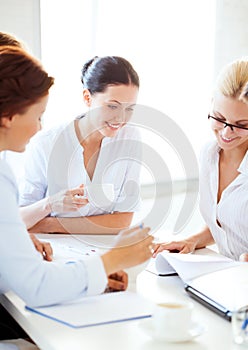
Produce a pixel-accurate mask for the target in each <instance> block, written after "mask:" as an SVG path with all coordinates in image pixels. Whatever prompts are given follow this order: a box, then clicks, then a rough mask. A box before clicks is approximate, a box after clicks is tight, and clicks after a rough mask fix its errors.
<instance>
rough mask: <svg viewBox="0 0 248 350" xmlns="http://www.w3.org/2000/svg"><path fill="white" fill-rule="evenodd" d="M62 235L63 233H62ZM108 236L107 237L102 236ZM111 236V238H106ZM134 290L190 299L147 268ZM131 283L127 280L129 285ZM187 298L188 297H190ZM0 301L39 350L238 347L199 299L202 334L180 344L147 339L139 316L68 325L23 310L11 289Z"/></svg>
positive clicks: (225, 325) (177, 284)
mask: <svg viewBox="0 0 248 350" xmlns="http://www.w3.org/2000/svg"><path fill="white" fill-rule="evenodd" d="M63 237H65V236H63ZM106 239H107V240H108V238H106ZM110 239H111V238H110ZM136 287H137V291H138V292H139V293H141V294H143V295H144V296H145V297H147V298H149V299H151V300H153V301H156V300H160V301H161V300H166V299H167V298H168V297H170V296H171V295H173V297H175V296H176V297H178V299H185V298H188V299H190V298H189V297H188V296H187V295H186V293H185V291H184V289H183V284H182V282H181V281H180V279H179V278H178V277H158V276H156V275H154V274H152V273H150V272H147V271H143V272H141V273H140V274H139V276H138V278H137V283H136ZM134 288H135V285H134V284H132V283H131V286H130V288H129V289H131V290H133V289H134ZM190 300H191V299H190ZM0 302H1V303H2V304H3V305H4V306H5V308H6V309H7V310H8V311H9V312H10V313H11V315H12V316H13V317H14V318H15V319H16V320H17V321H18V322H19V324H20V325H21V326H22V327H23V328H24V329H25V331H26V332H27V333H28V334H29V335H30V337H31V338H32V339H33V340H34V341H35V342H36V343H37V345H38V346H39V347H40V348H41V349H42V350H79V349H87V350H105V349H106V350H107V349H108V350H114V349H118V350H160V349H161V350H162V349H167V350H205V349H209V350H210V349H211V350H215V349H217V350H238V349H239V350H241V349H242V347H240V346H238V345H235V344H234V343H233V341H232V332H231V324H230V322H228V321H226V320H224V319H222V318H221V317H220V316H218V315H216V314H214V313H213V312H212V311H210V310H208V309H206V308H205V307H203V306H202V305H200V304H199V303H197V302H195V301H193V303H194V305H195V310H194V318H195V319H197V320H199V322H200V323H201V324H203V325H206V327H207V330H206V332H205V333H204V334H202V335H200V336H199V337H197V338H195V340H194V341H192V342H188V343H181V344H179V343H178V344H172V343H164V342H158V341H155V340H153V339H151V338H150V337H149V336H148V335H146V334H145V333H144V332H143V330H142V329H141V328H140V326H139V324H140V322H142V320H135V321H128V322H121V323H117V324H109V325H102V326H95V327H89V328H84V329H72V328H70V327H67V326H64V325H62V324H60V323H58V322H55V321H52V320H49V319H47V318H45V317H41V316H39V315H36V314H35V313H31V312H28V311H26V310H25V308H24V303H23V301H22V300H21V299H20V298H19V297H17V296H16V295H15V294H14V293H12V292H8V293H7V294H6V295H3V296H1V297H0Z"/></svg>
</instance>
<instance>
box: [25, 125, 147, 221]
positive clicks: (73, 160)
mask: <svg viewBox="0 0 248 350" xmlns="http://www.w3.org/2000/svg"><path fill="white" fill-rule="evenodd" d="M83 151H84V149H83V147H82V146H81V145H80V143H79V141H78V138H77V135H76V131H75V126H74V121H73V122H71V123H69V124H65V125H61V126H59V127H56V128H53V129H51V130H49V131H44V132H39V133H38V134H37V135H36V136H35V137H34V138H33V139H32V141H31V143H30V145H29V146H28V148H27V151H26V165H25V176H24V179H23V181H21V183H20V203H19V204H20V205H21V206H26V205H29V204H32V203H34V202H36V201H38V200H40V199H42V198H44V197H45V196H50V195H53V194H55V193H57V192H59V191H61V190H64V189H71V188H75V187H78V186H79V185H81V184H84V185H86V186H87V185H88V184H92V183H93V184H94V183H95V184H99V183H112V184H114V192H115V198H114V201H113V202H112V204H111V205H110V206H109V207H107V208H99V207H96V206H95V205H94V203H91V202H89V203H88V204H87V205H86V206H84V207H82V208H81V209H80V210H79V211H77V212H73V213H72V212H70V213H62V214H61V216H90V215H100V214H107V213H111V212H114V211H119V212H132V211H135V210H137V208H138V207H139V190H140V184H139V176H140V161H141V143H140V137H139V133H138V131H137V128H135V127H133V126H131V125H125V126H124V127H123V128H122V129H120V130H119V131H118V133H117V135H116V136H115V137H113V138H110V137H105V138H103V140H102V144H101V148H100V152H99V156H98V160H97V164H96V168H95V171H94V175H93V178H92V181H91V180H90V178H89V176H88V173H87V171H86V169H85V165H84V158H83ZM52 215H57V216H59V213H53V214H52Z"/></svg>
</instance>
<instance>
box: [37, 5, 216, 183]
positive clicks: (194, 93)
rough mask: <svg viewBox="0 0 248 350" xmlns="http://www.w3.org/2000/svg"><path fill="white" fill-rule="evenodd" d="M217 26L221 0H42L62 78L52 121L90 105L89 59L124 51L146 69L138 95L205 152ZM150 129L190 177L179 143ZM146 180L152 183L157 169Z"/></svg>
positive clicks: (48, 43) (48, 40) (45, 47)
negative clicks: (85, 98)
mask: <svg viewBox="0 0 248 350" xmlns="http://www.w3.org/2000/svg"><path fill="white" fill-rule="evenodd" d="M214 30H215V1H214V0H210V1H199V0H188V1H184V0H173V1H171V0H155V1H153V2H151V1H148V0H125V1H118V2H117V1H116V0H104V1H103V0H92V1H86V0H71V1H68V2H67V1H60V0H54V1H46V0H41V42H42V48H41V49H42V50H41V52H42V61H43V64H44V66H45V67H46V69H47V70H48V71H49V73H50V74H52V75H54V76H55V79H56V80H55V87H54V88H53V89H52V90H53V91H52V93H51V98H50V102H49V105H48V109H47V112H46V115H45V119H44V125H45V128H49V127H51V126H53V125H55V124H58V123H60V122H62V121H65V120H72V119H73V118H74V117H75V116H76V115H78V114H79V113H81V112H82V111H83V110H84V106H83V104H82V96H81V91H82V86H81V82H80V70H81V67H82V64H83V63H84V62H85V61H86V60H87V59H89V58H91V57H93V56H94V55H120V56H123V57H125V58H127V59H128V60H129V61H130V62H131V63H132V64H133V66H134V67H135V69H136V70H137V71H138V73H139V76H140V80H141V88H140V95H139V101H138V102H139V103H140V104H142V105H146V106H148V107H151V108H154V109H156V110H158V111H161V112H162V113H164V114H166V115H168V116H169V117H170V118H172V119H173V120H174V121H175V122H176V123H177V124H178V126H180V128H181V129H182V130H183V131H184V133H185V135H186V136H187V137H188V139H189V140H190V142H191V144H192V147H193V148H194V150H195V151H196V153H198V151H199V149H200V148H201V146H202V144H203V142H205V140H206V139H207V138H208V137H209V132H208V131H207V130H208V127H207V120H206V119H207V118H206V115H207V113H208V106H209V101H210V94H211V87H212V77H213V53H214ZM205 125H206V127H205ZM143 134H144V140H149V144H150V145H152V146H153V147H154V149H155V150H157V151H158V150H159V152H160V150H163V151H161V155H162V157H164V158H166V162H167V164H168V167H169V169H170V173H171V176H172V177H173V178H178V179H181V178H183V177H184V169H183V166H182V164H181V165H180V159H179V158H180V157H178V154H177V152H175V151H174V149H173V147H171V145H170V144H168V143H166V142H165V141H164V140H163V139H161V137H160V136H158V135H156V134H154V133H153V132H151V131H149V130H144V131H143ZM163 142H165V144H163ZM194 176H197V175H196V174H192V177H194ZM142 181H143V183H152V181H153V180H152V175H151V174H150V173H149V171H147V170H143V172H142Z"/></svg>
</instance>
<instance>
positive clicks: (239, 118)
mask: <svg viewBox="0 0 248 350" xmlns="http://www.w3.org/2000/svg"><path fill="white" fill-rule="evenodd" d="M208 119H209V123H210V127H211V129H212V131H213V133H214V135H215V141H214V142H211V143H209V144H208V145H207V146H206V147H205V148H204V150H203V152H202V155H201V161H200V210H201V213H202V216H203V218H204V220H205V222H206V227H205V228H204V229H203V230H202V231H201V232H199V233H197V234H195V235H193V236H190V237H189V238H187V239H185V240H182V241H175V242H170V243H164V244H161V245H159V246H157V248H156V250H155V253H154V256H156V255H157V254H158V253H159V252H160V251H162V250H164V249H167V250H175V249H176V250H178V251H180V252H181V253H190V252H193V251H194V250H195V249H198V248H203V247H206V246H208V245H211V244H213V243H216V244H217V246H218V249H219V252H220V253H221V254H223V255H225V256H227V257H230V258H232V259H235V260H238V259H240V260H247V255H246V254H245V253H246V252H248V235H247V233H248V220H247V212H248V152H247V150H248V59H243V60H237V61H235V62H233V63H231V64H229V65H228V66H226V67H225V68H224V69H223V71H222V72H221V74H220V75H219V78H218V80H217V86H216V89H215V92H214V96H213V100H212V106H211V109H210V111H209V115H208Z"/></svg>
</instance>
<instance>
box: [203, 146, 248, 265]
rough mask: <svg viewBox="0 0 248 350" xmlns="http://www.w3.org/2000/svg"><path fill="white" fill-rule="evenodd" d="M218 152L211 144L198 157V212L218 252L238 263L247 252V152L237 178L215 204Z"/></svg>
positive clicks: (217, 147)
mask: <svg viewBox="0 0 248 350" xmlns="http://www.w3.org/2000/svg"><path fill="white" fill-rule="evenodd" d="M219 151H220V148H219V146H218V145H217V143H216V142H214V143H210V144H208V145H207V146H206V148H205V149H204V150H203V152H202V155H201V168H200V209H201V213H202V216H203V218H204V220H205V222H206V224H207V226H208V228H209V229H210V231H211V233H212V235H213V238H214V240H215V242H216V243H217V246H218V249H219V251H220V253H221V254H223V255H225V256H228V257H230V258H232V259H235V260H238V259H239V256H240V255H241V254H242V253H247V252H248V219H247V213H248V151H247V153H246V155H245V157H244V158H243V160H242V162H241V164H240V166H239V168H238V172H239V175H238V176H237V177H236V178H235V179H234V180H233V181H232V183H230V185H229V186H227V187H226V188H225V190H224V191H223V192H222V195H221V198H220V201H219V203H217V193H218V178H219ZM217 221H218V222H219V223H220V225H221V227H220V226H219V225H218V224H217Z"/></svg>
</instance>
